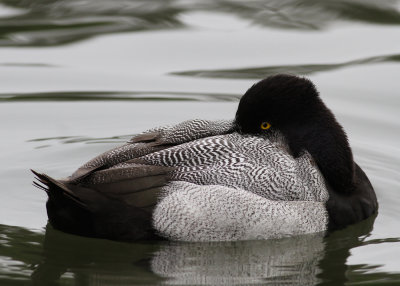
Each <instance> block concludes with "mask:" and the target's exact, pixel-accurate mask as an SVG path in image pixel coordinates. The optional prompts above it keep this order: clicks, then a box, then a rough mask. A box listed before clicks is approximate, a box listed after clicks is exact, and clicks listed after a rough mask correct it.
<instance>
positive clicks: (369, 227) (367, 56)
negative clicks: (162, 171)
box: [0, 0, 400, 285]
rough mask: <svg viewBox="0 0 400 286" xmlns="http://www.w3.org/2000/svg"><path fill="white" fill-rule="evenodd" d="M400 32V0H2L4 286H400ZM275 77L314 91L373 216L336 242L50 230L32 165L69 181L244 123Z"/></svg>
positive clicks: (0, 237)
mask: <svg viewBox="0 0 400 286" xmlns="http://www.w3.org/2000/svg"><path fill="white" fill-rule="evenodd" d="M399 24H400V2H399V1H395V0H385V1H367V0H364V1H354V0H352V1H350V0H347V1H346V0H341V1H316V0H284V1H282V0H280V1H278V0H276V1H257V0H254V1H233V0H226V1H211V0H210V1H204V0H203V1H196V0H192V1H188V0H187V1H173V0H170V1H165V0H164V1H161V0H159V1H157V0H152V1H127V0H115V1H99V0H91V1H82V0H69V1H61V0H58V1H56V0H40V1H32V0H24V1H7V0H2V1H0V79H1V84H0V119H1V122H2V124H1V125H0V134H1V140H0V150H1V151H0V162H1V164H0V182H1V184H2V189H1V194H2V195H1V200H0V242H1V244H0V284H1V285H58V284H66V285H164V284H167V285H200V284H202V285H344V284H345V285H382V284H388V285H398V284H400V260H399V259H398V257H400V241H399V240H400V231H399V229H400V223H399V221H398V217H399V211H398V205H399V204H400V192H399V189H400V180H399V178H400V168H399V166H400V147H399V143H398V142H400V132H399V130H400V123H399V122H400V121H399V119H400V118H399V111H400V97H399V96H400V95H399V90H400V82H399V79H398V77H399V74H400V66H399V63H400V62H399V61H400V40H399V39H400V37H399V35H400V26H399ZM279 72H286V73H295V74H300V75H306V76H308V77H309V78H310V79H311V80H312V81H313V82H315V84H316V85H317V87H318V89H319V90H320V93H321V97H322V98H323V100H324V101H325V102H326V103H327V105H328V106H329V107H330V108H331V109H332V110H333V112H334V113H335V114H336V115H337V117H338V120H339V121H340V123H341V124H342V125H343V126H344V128H345V130H346V131H347V133H348V136H349V139H350V143H351V146H352V148H353V151H354V156H355V159H356V161H357V162H358V163H359V164H360V165H361V167H362V168H363V169H364V171H365V172H366V173H367V174H368V176H369V178H370V180H371V182H372V184H373V185H374V187H375V190H376V193H377V196H378V200H379V204H380V209H379V214H378V216H377V217H373V218H371V219H369V220H367V221H365V222H362V223H360V224H357V225H354V226H351V227H349V228H346V229H344V230H342V231H338V232H335V233H333V234H331V235H330V236H328V237H323V236H321V235H319V234H316V235H309V236H300V237H293V238H286V239H281V240H268V241H244V242H225V243H178V242H137V243H131V244H127V243H117V242H112V241H107V240H98V239H89V238H82V237H77V236H72V235H68V234H64V233H61V232H58V231H55V230H53V229H51V227H49V226H46V225H47V217H46V211H45V207H44V205H45V201H46V195H45V194H44V193H42V192H40V191H39V190H37V189H35V188H33V186H32V185H31V184H32V179H33V177H32V175H31V173H30V171H29V169H30V168H33V169H37V170H40V171H42V172H46V173H49V174H51V175H52V176H54V177H65V176H68V175H69V174H71V173H72V172H73V171H74V170H75V169H76V168H77V167H78V166H79V165H81V164H82V163H84V162H85V161H87V160H88V159H90V158H92V157H93V156H95V155H97V154H99V153H100V152H102V151H105V150H107V149H110V148H112V147H113V146H115V145H117V144H121V143H123V142H125V141H126V140H128V139H129V138H130V136H132V135H133V134H135V133H138V132H140V131H143V130H144V129H147V128H151V127H153V126H156V125H166V124H172V123H177V122H180V121H182V120H186V119H192V118H205V119H221V118H227V119H229V118H232V117H233V116H234V113H235V110H236V106H237V102H238V100H239V98H240V96H241V95H242V94H243V93H244V92H245V91H246V89H247V88H248V87H250V86H251V85H252V84H253V83H254V82H255V81H257V80H258V79H261V78H263V77H265V76H268V75H270V74H274V73H279Z"/></svg>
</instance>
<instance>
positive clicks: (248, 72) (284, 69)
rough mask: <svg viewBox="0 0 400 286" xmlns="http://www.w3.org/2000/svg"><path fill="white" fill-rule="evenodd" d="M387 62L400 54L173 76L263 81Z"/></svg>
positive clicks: (398, 58) (178, 73) (196, 72)
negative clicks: (324, 62) (339, 61)
mask: <svg viewBox="0 0 400 286" xmlns="http://www.w3.org/2000/svg"><path fill="white" fill-rule="evenodd" d="M385 62H396V63H397V62H400V54H394V55H384V56H374V57H368V58H362V59H356V60H351V61H346V62H342V63H337V64H302V65H280V66H265V67H248V68H240V69H216V70H191V71H180V72H173V73H171V74H172V75H179V76H193V77H206V78H235V79H236V78H237V79H261V78H265V77H266V76H270V75H274V74H277V73H289V74H301V75H310V74H315V73H320V72H327V71H332V70H338V69H342V68H346V67H350V66H359V65H367V64H377V63H385Z"/></svg>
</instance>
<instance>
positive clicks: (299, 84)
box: [32, 74, 378, 241]
mask: <svg viewBox="0 0 400 286" xmlns="http://www.w3.org/2000/svg"><path fill="white" fill-rule="evenodd" d="M32 172H33V173H34V175H35V176H36V180H35V181H34V185H35V186H36V187H37V188H39V189H42V190H44V191H45V192H46V193H47V195H48V200H47V203H46V209H47V215H48V218H49V223H50V224H51V225H52V227H53V228H55V229H57V230H61V231H63V232H67V233H71V234H76V235H81V236H87V237H95V238H103V239H111V240H120V241H135V240H158V239H168V240H181V241H224V240H225V241H226V240H253V239H271V238H282V237H287V236H295V235H303V234H309V233H330V232H331V231H334V230H337V229H341V228H345V227H347V226H349V225H351V224H355V223H357V222H360V221H362V220H365V219H367V218H368V217H370V216H372V215H374V214H376V213H377V210H378V202H377V197H376V194H375V191H374V188H373V186H372V184H371V182H370V181H369V179H368V177H367V175H366V174H365V172H364V171H363V170H362V169H361V168H360V166H359V165H358V164H357V163H355V162H354V158H353V154H352V150H351V148H350V145H349V142H348V138H347V135H346V133H345V131H344V129H343V127H342V126H341V125H340V124H339V122H338V121H337V120H336V118H335V116H334V114H333V113H332V111H331V110H330V109H329V108H328V107H327V106H326V105H325V104H324V102H323V101H322V99H321V97H320V95H319V92H318V91H317V89H316V87H315V85H314V84H313V83H312V82H311V81H310V80H309V79H307V78H304V77H300V76H296V75H289V74H277V75H273V76H269V77H267V78H265V79H263V80H261V81H259V82H257V83H255V84H254V85H253V86H251V87H250V88H249V89H248V90H247V91H246V92H245V94H244V95H243V96H242V98H241V99H240V102H239V105H238V108H237V112H236V116H235V117H234V118H233V119H231V120H202V119H193V120H187V121H184V122H181V123H179V124H176V125H172V126H163V127H157V128H153V129H150V130H148V131H145V132H143V133H140V134H138V135H135V136H133V137H132V138H131V139H130V140H129V141H128V142H127V143H125V144H123V145H121V146H117V147H115V148H114V149H112V150H109V151H107V152H105V153H103V154H100V155H98V156H97V157H95V158H93V159H92V160H90V161H89V162H87V163H85V164H84V165H82V166H81V167H80V168H78V169H77V170H76V171H75V172H74V173H73V174H72V175H71V176H69V177H68V178H64V179H54V178H52V177H50V176H48V175H47V174H44V173H40V172H37V171H34V170H32Z"/></svg>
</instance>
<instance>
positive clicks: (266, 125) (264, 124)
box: [261, 122, 271, 130]
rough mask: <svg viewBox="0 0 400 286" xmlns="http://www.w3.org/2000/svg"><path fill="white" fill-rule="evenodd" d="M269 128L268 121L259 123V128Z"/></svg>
mask: <svg viewBox="0 0 400 286" xmlns="http://www.w3.org/2000/svg"><path fill="white" fill-rule="evenodd" d="M270 128H271V124H270V123H269V122H263V123H261V129H262V130H267V129H270Z"/></svg>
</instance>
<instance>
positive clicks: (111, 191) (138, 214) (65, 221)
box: [34, 120, 232, 240]
mask: <svg viewBox="0 0 400 286" xmlns="http://www.w3.org/2000/svg"><path fill="white" fill-rule="evenodd" d="M231 125H232V124H231ZM229 130H230V125H229V124H227V123H226V122H225V121H214V122H211V121H200V120H192V121H187V122H184V123H181V124H178V125H177V126H175V127H168V128H159V129H158V131H157V132H158V133H155V131H154V130H153V131H151V132H150V133H151V134H152V136H153V137H154V136H155V137H154V139H152V140H149V138H150V137H149V136H147V135H149V134H150V133H149V132H147V133H143V134H142V135H141V136H139V137H135V139H134V140H131V141H130V142H128V143H127V144H124V145H122V146H119V147H116V148H114V149H112V150H110V151H107V152H105V153H103V154H101V155H99V156H97V157H96V158H94V159H92V160H90V161H89V162H87V163H86V164H84V165H83V166H82V167H80V168H79V169H78V170H77V171H76V172H75V173H73V174H72V175H71V176H70V177H69V178H67V179H64V180H56V179H53V178H51V177H50V176H48V175H45V174H41V173H38V172H34V173H35V175H36V176H37V179H38V181H37V182H34V184H35V186H37V187H38V188H40V189H42V190H44V191H46V192H47V194H48V196H49V200H48V202H47V213H48V217H49V221H50V223H51V224H52V225H53V226H54V227H55V228H57V229H59V230H63V231H65V232H70V233H75V234H80V235H85V236H94V237H101V238H111V239H116V240H136V239H140V238H149V237H154V231H153V228H152V212H153V209H154V206H155V205H156V203H157V201H158V198H159V195H160V192H161V190H162V188H163V187H164V186H165V185H166V184H167V183H168V182H170V181H171V172H172V171H173V170H174V168H172V167H168V166H157V165H154V164H151V163H140V162H138V161H137V160H136V159H138V158H140V157H143V156H144V155H146V154H150V153H154V152H156V151H160V150H163V149H167V148H170V147H171V146H176V145H179V144H182V143H184V142H185V141H190V140H194V139H198V138H201V137H206V136H210V135H214V134H219V133H221V134H222V133H226V132H228V131H229ZM144 134H147V135H146V136H147V137H146V136H145V137H143V136H144ZM175 136H176V138H175ZM153 137H152V138H153ZM140 138H141V139H140ZM155 138H158V139H155ZM174 138H175V139H174ZM178 138H179V139H178Z"/></svg>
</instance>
